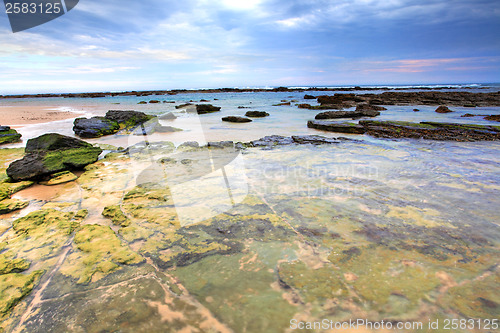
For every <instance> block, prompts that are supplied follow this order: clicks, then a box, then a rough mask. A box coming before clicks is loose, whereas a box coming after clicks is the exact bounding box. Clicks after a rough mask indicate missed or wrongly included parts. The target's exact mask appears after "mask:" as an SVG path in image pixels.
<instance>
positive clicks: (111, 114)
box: [106, 110, 154, 128]
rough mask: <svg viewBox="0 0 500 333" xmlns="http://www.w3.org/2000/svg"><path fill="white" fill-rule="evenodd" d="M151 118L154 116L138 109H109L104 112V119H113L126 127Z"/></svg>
mask: <svg viewBox="0 0 500 333" xmlns="http://www.w3.org/2000/svg"><path fill="white" fill-rule="evenodd" d="M152 118H154V116H150V115H147V114H145V113H144V112H139V111H122V110H109V111H108V112H106V119H109V120H114V121H116V122H117V123H119V124H125V127H127V128H131V127H134V126H136V125H139V124H142V123H144V122H146V121H148V120H150V119H152Z"/></svg>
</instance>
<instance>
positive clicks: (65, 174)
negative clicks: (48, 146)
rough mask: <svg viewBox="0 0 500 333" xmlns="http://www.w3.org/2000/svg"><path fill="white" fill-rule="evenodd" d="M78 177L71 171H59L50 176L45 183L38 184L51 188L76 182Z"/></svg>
mask: <svg viewBox="0 0 500 333" xmlns="http://www.w3.org/2000/svg"><path fill="white" fill-rule="evenodd" d="M77 179H78V176H77V175H75V174H74V173H73V172H71V171H61V172H58V173H55V174H53V175H51V178H50V179H49V180H47V181H43V182H40V184H42V185H47V186H53V185H59V184H64V183H68V182H72V181H74V180H77Z"/></svg>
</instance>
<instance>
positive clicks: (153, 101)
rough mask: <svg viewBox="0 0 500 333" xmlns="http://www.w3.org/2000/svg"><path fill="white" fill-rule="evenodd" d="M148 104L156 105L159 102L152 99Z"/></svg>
mask: <svg viewBox="0 0 500 333" xmlns="http://www.w3.org/2000/svg"><path fill="white" fill-rule="evenodd" d="M149 103H150V104H158V103H160V101H158V100H156V99H152V100H150V101H149Z"/></svg>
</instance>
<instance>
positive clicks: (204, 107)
mask: <svg viewBox="0 0 500 333" xmlns="http://www.w3.org/2000/svg"><path fill="white" fill-rule="evenodd" d="M220 109H221V107H220V106H213V105H212V104H196V112H197V113H198V114H205V113H212V112H217V111H220Z"/></svg>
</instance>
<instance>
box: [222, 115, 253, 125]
mask: <svg viewBox="0 0 500 333" xmlns="http://www.w3.org/2000/svg"><path fill="white" fill-rule="evenodd" d="M222 121H227V122H230V123H250V122H252V119H249V118H245V117H238V116H227V117H223V118H222Z"/></svg>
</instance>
